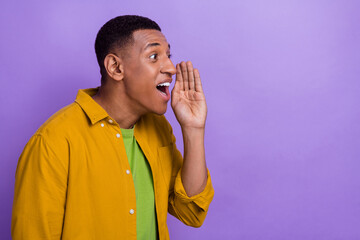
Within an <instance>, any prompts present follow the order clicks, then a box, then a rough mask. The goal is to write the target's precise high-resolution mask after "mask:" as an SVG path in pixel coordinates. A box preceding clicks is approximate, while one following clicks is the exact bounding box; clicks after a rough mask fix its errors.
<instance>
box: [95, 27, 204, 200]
mask: <svg viewBox="0 0 360 240" xmlns="http://www.w3.org/2000/svg"><path fill="white" fill-rule="evenodd" d="M124 51H125V52H124ZM104 66H105V70H106V81H105V84H102V85H101V86H100V89H99V91H98V93H97V94H96V95H95V96H93V99H94V100H95V101H96V102H97V103H98V104H99V105H100V106H102V107H103V108H104V109H105V110H106V111H107V113H108V114H109V115H110V116H111V117H112V118H114V119H115V120H116V122H117V123H118V124H119V126H121V128H131V127H132V126H134V125H135V123H136V122H137V121H138V120H139V119H140V118H141V116H143V115H144V114H147V113H156V114H159V115H162V114H164V113H165V112H166V109H167V102H168V101H169V99H170V93H169V91H168V90H167V94H165V95H164V94H161V93H160V92H159V90H157V88H156V86H157V85H158V84H159V83H163V82H171V81H172V75H174V74H176V81H175V86H174V88H173V90H172V92H171V107H172V109H173V111H174V114H175V116H176V118H177V120H178V122H179V124H180V126H181V129H182V135H183V141H184V163H183V167H182V172H181V175H182V182H183V185H184V188H185V191H186V193H187V195H188V196H190V197H191V196H194V195H196V194H198V193H200V192H202V191H203V190H204V188H205V186H206V182H207V167H206V161H205V149H204V134H205V121H206V116H207V106H206V101H205V96H204V93H203V90H202V85H201V80H200V75H199V72H198V70H197V69H194V68H193V66H192V63H191V62H190V61H188V62H181V63H179V64H177V65H176V67H175V66H174V64H173V63H172V61H171V60H170V45H169V44H168V42H167V40H166V38H165V36H164V35H163V34H162V33H161V32H160V31H157V30H138V31H135V32H134V33H133V42H132V43H131V44H129V45H127V46H126V49H125V50H124V49H123V50H122V51H121V50H119V49H118V50H114V51H111V53H109V54H108V55H107V56H106V57H105V59H104Z"/></svg>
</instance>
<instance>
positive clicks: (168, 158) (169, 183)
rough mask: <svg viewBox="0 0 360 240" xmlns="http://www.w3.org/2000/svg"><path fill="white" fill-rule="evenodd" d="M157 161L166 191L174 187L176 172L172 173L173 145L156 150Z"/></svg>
mask: <svg viewBox="0 0 360 240" xmlns="http://www.w3.org/2000/svg"><path fill="white" fill-rule="evenodd" d="M158 159H159V163H160V165H161V170H162V175H163V178H164V182H165V185H166V187H167V189H168V190H169V189H172V188H173V187H174V181H175V177H176V174H177V172H176V171H174V145H173V144H171V145H169V146H165V147H159V148H158Z"/></svg>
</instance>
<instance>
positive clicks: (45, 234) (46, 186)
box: [11, 134, 67, 240]
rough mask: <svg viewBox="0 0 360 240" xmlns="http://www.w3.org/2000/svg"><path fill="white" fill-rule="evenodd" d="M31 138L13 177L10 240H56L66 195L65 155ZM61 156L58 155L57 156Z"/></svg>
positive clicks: (60, 231)
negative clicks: (13, 188)
mask: <svg viewBox="0 0 360 240" xmlns="http://www.w3.org/2000/svg"><path fill="white" fill-rule="evenodd" d="M55 146H56V147H54V146H53V147H52V146H51V145H50V144H49V143H48V142H47V141H46V140H45V139H44V137H43V136H42V135H40V134H37V135H34V136H33V137H32V138H31V139H30V141H29V142H28V144H27V145H26V146H25V149H24V151H23V153H22V154H21V156H20V158H19V162H18V166H17V170H16V174H15V193H14V202H13V212H12V226H11V235H12V239H14V240H20V239H34V240H37V239H60V238H61V233H62V226H63V219H64V211H65V201H66V191H67V165H66V162H64V161H63V159H62V161H61V160H60V159H61V157H62V155H63V154H64V155H66V152H64V151H62V149H61V147H60V146H58V145H55ZM59 152H61V153H59Z"/></svg>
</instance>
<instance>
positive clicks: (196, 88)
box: [194, 68, 203, 92]
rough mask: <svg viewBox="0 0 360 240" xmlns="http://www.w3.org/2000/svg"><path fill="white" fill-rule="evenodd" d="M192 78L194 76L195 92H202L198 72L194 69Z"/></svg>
mask: <svg viewBox="0 0 360 240" xmlns="http://www.w3.org/2000/svg"><path fill="white" fill-rule="evenodd" d="M194 76H195V91H197V92H202V91H203V88H202V83H201V79H200V73H199V70H197V69H196V68H195V69H194Z"/></svg>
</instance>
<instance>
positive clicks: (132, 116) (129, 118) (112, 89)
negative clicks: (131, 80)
mask: <svg viewBox="0 0 360 240" xmlns="http://www.w3.org/2000/svg"><path fill="white" fill-rule="evenodd" d="M92 98H93V99H94V100H95V102H97V103H98V104H99V105H100V106H101V107H102V108H104V109H105V111H106V112H107V113H108V114H109V116H110V117H112V118H113V119H115V121H116V122H117V123H118V124H119V126H120V127H121V128H132V127H133V126H134V125H135V123H136V122H137V121H138V120H139V119H140V117H141V116H142V114H139V113H137V111H136V109H135V108H134V104H132V103H131V102H130V100H129V99H128V98H127V95H126V92H125V89H124V87H123V86H122V85H121V83H117V84H111V83H107V84H105V85H101V87H100V88H99V91H98V92H97V93H96V94H95V95H94V96H93V97H92Z"/></svg>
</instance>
